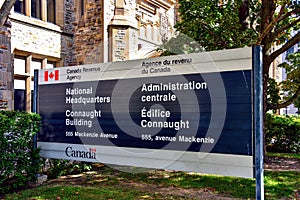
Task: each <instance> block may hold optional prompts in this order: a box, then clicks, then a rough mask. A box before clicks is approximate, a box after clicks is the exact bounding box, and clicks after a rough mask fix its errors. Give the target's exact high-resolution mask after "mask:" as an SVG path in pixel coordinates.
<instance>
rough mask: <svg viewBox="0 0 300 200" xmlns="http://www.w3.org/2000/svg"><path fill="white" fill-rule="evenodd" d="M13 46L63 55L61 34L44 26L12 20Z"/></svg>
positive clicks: (28, 50)
mask: <svg viewBox="0 0 300 200" xmlns="http://www.w3.org/2000/svg"><path fill="white" fill-rule="evenodd" d="M11 37H12V41H11V43H12V48H13V49H18V50H22V51H26V52H31V53H36V54H42V55H47V56H52V57H55V58H60V57H61V52H62V48H61V47H62V45H61V34H60V33H59V32H55V31H50V30H47V29H44V28H42V27H37V26H32V25H30V24H23V23H19V22H17V21H13V20H12V28H11Z"/></svg>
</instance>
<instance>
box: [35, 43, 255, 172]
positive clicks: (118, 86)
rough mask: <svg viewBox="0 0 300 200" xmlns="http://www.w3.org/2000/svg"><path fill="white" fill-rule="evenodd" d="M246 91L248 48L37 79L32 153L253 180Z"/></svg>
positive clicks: (55, 72)
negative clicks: (37, 127)
mask: <svg viewBox="0 0 300 200" xmlns="http://www.w3.org/2000/svg"><path fill="white" fill-rule="evenodd" d="M252 88H253V87H252V55H251V48H245V49H238V50H228V51H216V52H209V53H202V54H191V55H180V56H173V57H162V58H156V59H148V60H136V61H127V62H117V63H106V64H97V65H89V66H76V67H64V68H58V69H52V70H41V71H40V72H39V87H38V91H39V93H38V96H39V113H40V114H41V116H42V120H43V121H42V122H43V123H42V124H43V127H42V130H41V132H40V133H39V135H38V144H39V146H40V147H41V150H42V155H43V156H46V157H54V158H65V159H77V160H85V161H93V162H105V163H111V164H124V165H133V166H141V167H153V168H166V169H176V170H178V169H179V170H185V171H199V172H207V173H217V174H224V175H237V176H244V177H253V158H252V155H253V123H252V119H253V112H252V109H253V108H252V107H253V104H252V97H253V95H252ZM108 151H109V152H108ZM158 151H159V152H158ZM168 155H169V156H168ZM121 158H122V159H121ZM123 159H124V160H123ZM166 161H167V162H166ZM189 163H190V165H189V166H184V165H188V164H189ZM224 166H225V167H224ZM226 166H227V167H228V168H227V167H226Z"/></svg>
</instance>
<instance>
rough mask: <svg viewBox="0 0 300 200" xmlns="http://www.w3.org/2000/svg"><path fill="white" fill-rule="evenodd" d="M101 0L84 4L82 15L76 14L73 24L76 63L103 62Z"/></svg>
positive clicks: (93, 0)
mask: <svg viewBox="0 0 300 200" xmlns="http://www.w3.org/2000/svg"><path fill="white" fill-rule="evenodd" d="M102 3H103V2H102V1H101V0H91V1H89V2H88V3H87V4H85V10H84V15H82V16H81V15H80V14H79V15H77V16H78V17H77V19H76V20H75V22H74V23H73V25H74V27H75V28H74V30H75V31H74V34H75V35H74V44H75V60H76V62H77V64H78V65H79V64H91V63H100V62H103V52H102V51H103V14H102V13H103V4H102Z"/></svg>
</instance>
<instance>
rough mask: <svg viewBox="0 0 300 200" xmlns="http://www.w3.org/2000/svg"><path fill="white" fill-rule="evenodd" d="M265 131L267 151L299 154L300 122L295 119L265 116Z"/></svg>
mask: <svg viewBox="0 0 300 200" xmlns="http://www.w3.org/2000/svg"><path fill="white" fill-rule="evenodd" d="M265 131H266V132H265V134H266V145H267V151H269V152H278V153H299V152H300V122H299V120H297V119H296V118H293V117H284V116H276V115H271V114H267V116H266V123H265Z"/></svg>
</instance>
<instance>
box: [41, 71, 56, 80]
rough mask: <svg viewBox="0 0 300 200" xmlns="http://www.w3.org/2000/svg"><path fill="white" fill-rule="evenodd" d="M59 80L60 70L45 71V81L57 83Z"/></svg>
mask: <svg viewBox="0 0 300 200" xmlns="http://www.w3.org/2000/svg"><path fill="white" fill-rule="evenodd" d="M58 79H59V70H54V71H50V72H49V71H48V70H47V71H45V72H44V81H53V80H54V81H57V80H58Z"/></svg>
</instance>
